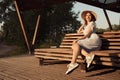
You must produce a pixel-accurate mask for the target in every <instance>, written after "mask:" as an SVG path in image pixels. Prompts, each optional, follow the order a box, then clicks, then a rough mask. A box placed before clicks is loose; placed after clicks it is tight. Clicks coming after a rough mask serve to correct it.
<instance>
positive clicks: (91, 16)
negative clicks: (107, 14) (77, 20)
mask: <svg viewBox="0 0 120 80" xmlns="http://www.w3.org/2000/svg"><path fill="white" fill-rule="evenodd" d="M81 17H82V19H83V20H84V24H83V25H82V26H81V27H80V28H79V29H78V31H77V33H78V34H81V33H83V35H84V36H83V37H81V38H79V39H77V40H75V41H73V45H72V50H73V57H72V60H71V63H70V64H68V65H67V67H68V70H67V71H66V74H68V73H69V72H71V71H72V70H74V69H75V68H77V67H78V65H79V64H78V63H77V62H76V59H77V57H78V55H79V54H82V55H83V56H85V60H86V63H87V68H89V66H90V64H91V62H92V61H93V59H94V56H95V54H92V53H90V52H91V51H93V50H99V49H100V47H101V40H100V38H99V36H98V35H97V34H96V33H95V29H96V24H95V21H96V18H97V15H96V13H94V12H93V11H83V12H82V14H81Z"/></svg>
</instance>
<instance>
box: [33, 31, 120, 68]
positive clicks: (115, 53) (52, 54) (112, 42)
mask: <svg viewBox="0 0 120 80" xmlns="http://www.w3.org/2000/svg"><path fill="white" fill-rule="evenodd" d="M81 36H83V35H80V34H76V33H72V34H66V35H65V37H64V39H63V41H62V42H61V44H60V46H59V48H44V49H35V51H34V54H35V57H37V58H39V59H40V62H43V59H57V60H63V61H71V58H72V49H71V45H72V42H73V40H75V39H77V38H80V37H81ZM99 36H100V38H101V39H102V48H101V50H100V51H93V52H91V53H94V54H95V55H96V57H95V59H94V61H93V64H99V65H107V66H116V67H120V32H119V31H118V32H104V33H102V34H99ZM77 61H78V62H83V63H84V62H85V61H84V59H83V57H81V55H80V56H78V59H77Z"/></svg>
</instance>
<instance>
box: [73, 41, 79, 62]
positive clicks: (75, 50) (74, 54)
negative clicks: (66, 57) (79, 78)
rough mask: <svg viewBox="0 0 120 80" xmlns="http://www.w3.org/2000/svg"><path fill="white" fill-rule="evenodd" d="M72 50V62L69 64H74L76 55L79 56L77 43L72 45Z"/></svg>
mask: <svg viewBox="0 0 120 80" xmlns="http://www.w3.org/2000/svg"><path fill="white" fill-rule="evenodd" d="M72 49H73V56H72V60H71V64H74V63H76V59H77V57H78V54H80V46H79V44H78V43H74V44H73V45H72Z"/></svg>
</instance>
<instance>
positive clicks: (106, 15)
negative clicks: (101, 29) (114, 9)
mask: <svg viewBox="0 0 120 80" xmlns="http://www.w3.org/2000/svg"><path fill="white" fill-rule="evenodd" d="M103 11H104V14H105V17H106V19H107V22H108V25H109V28H110V30H113V29H112V25H111V22H110V19H109V17H108V14H107V12H106V10H105V9H103Z"/></svg>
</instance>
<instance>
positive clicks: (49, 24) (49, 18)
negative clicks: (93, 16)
mask: <svg viewBox="0 0 120 80" xmlns="http://www.w3.org/2000/svg"><path fill="white" fill-rule="evenodd" d="M43 4H44V3H43ZM72 7H73V2H65V3H62V4H59V5H53V6H51V7H49V8H44V9H43V10H42V11H40V10H29V11H24V12H22V14H21V15H22V18H23V22H24V25H25V30H26V33H27V36H28V39H29V41H30V42H32V37H33V33H34V29H35V24H36V20H37V16H38V15H39V14H40V15H41V20H40V26H39V29H38V34H39V35H37V44H39V42H41V43H42V44H44V43H46V42H50V44H51V43H55V44H56V43H57V45H58V44H59V43H60V40H61V39H62V35H64V33H69V32H75V31H76V30H77V28H78V27H79V26H78V25H80V22H79V21H77V20H76V18H77V17H76V15H77V14H75V13H74V12H72ZM73 15H74V16H73ZM0 16H1V17H0V18H2V19H3V20H4V22H5V24H4V26H3V30H4V32H5V33H6V38H5V40H6V41H7V42H10V43H13V44H17V45H24V44H25V40H24V37H23V34H22V30H21V27H20V23H19V20H18V16H17V13H16V11H15V8H14V4H13V2H12V0H3V1H2V2H0ZM56 40H58V41H56ZM41 43H40V44H41Z"/></svg>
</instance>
